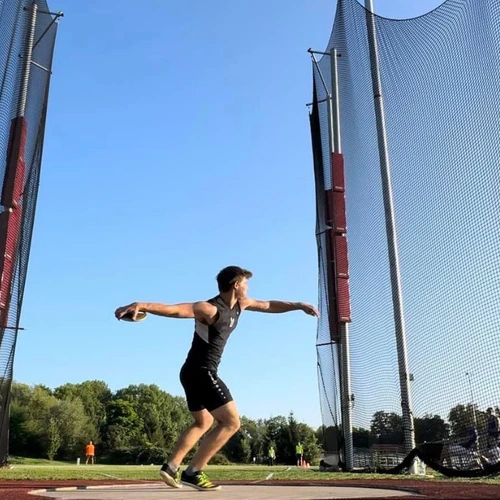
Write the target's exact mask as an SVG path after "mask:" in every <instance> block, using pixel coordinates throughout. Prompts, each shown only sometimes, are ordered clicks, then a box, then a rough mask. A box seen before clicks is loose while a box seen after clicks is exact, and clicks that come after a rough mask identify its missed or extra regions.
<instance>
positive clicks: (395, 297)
mask: <svg viewBox="0 0 500 500" xmlns="http://www.w3.org/2000/svg"><path fill="white" fill-rule="evenodd" d="M365 8H366V25H367V31H368V44H369V49H370V66H371V75H372V85H373V95H374V104H375V116H376V123H377V137H378V150H379V157H380V172H381V176H382V190H383V197H384V209H385V225H386V232H387V246H388V253H389V266H390V275H391V288H392V302H393V309H394V324H395V334H396V345H397V353H398V365H399V383H400V390H401V407H402V414H403V426H404V447H405V452H406V453H409V452H410V451H411V450H412V449H413V448H415V430H414V427H413V409H412V401H411V390H410V373H409V369H408V352H407V346H406V333H405V324H404V314H403V295H402V290H401V276H400V268H399V256H398V246H397V235H396V219H395V214H394V203H393V197H392V186H391V173H390V162H389V152H388V146H387V131H386V125H385V112H384V102H383V98H382V81H381V77H380V65H379V58H378V46H377V27H376V23H375V16H374V14H373V0H365Z"/></svg>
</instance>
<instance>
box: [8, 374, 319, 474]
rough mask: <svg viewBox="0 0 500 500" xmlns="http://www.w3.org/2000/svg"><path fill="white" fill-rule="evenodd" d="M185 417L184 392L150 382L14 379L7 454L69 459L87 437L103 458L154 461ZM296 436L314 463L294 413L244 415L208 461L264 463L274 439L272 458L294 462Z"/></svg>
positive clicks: (313, 437) (312, 442)
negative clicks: (115, 384)
mask: <svg viewBox="0 0 500 500" xmlns="http://www.w3.org/2000/svg"><path fill="white" fill-rule="evenodd" d="M191 423H192V418H191V415H190V413H189V411H188V409H187V405H186V401H185V399H184V398H183V397H180V396H172V395H171V394H168V393H167V392H165V391H162V390H161V389H160V388H159V387H158V386H156V385H146V384H139V385H129V386H128V387H125V388H123V389H119V390H117V391H116V392H114V393H113V392H112V391H111V390H110V389H109V388H108V386H107V384H106V383H105V382H103V381H99V380H90V381H85V382H82V383H80V384H70V383H68V384H64V385H61V386H60V387H57V388H56V389H53V390H52V389H50V388H48V387H46V386H44V385H34V386H28V385H26V384H22V383H17V382H14V383H13V384H12V392H11V409H10V445H9V453H10V455H14V456H27V457H46V458H48V459H49V460H53V459H58V460H71V461H73V460H76V459H77V458H78V457H82V456H84V449H85V444H86V443H88V442H89V440H92V441H93V442H94V444H95V446H96V456H97V460H98V461H99V462H101V463H116V464H125V463H128V464H150V463H155V464H159V463H162V461H163V460H164V459H165V458H166V457H168V456H169V454H170V452H171V451H172V449H173V447H174V446H175V443H176V441H177V439H178V437H179V435H180V434H181V432H182V431H183V430H184V429H185V428H186V427H187V426H188V425H190V424H191ZM298 441H300V442H301V443H302V445H303V447H304V458H305V460H307V461H308V462H310V463H317V462H318V461H319V457H320V454H321V447H320V445H319V442H318V433H317V432H316V431H315V430H314V429H313V428H312V427H310V426H308V425H307V424H305V423H302V422H298V421H297V420H296V419H295V417H294V415H293V413H290V415H288V416H287V417H285V416H277V417H274V418H269V419H259V420H252V419H250V418H247V417H245V416H243V417H242V418H241V428H240V430H239V431H238V433H237V434H235V435H234V436H233V437H232V438H231V440H230V441H229V442H228V443H227V444H226V445H225V446H224V448H223V449H222V450H221V451H220V452H219V453H218V454H217V455H216V457H214V460H213V462H212V463H219V464H228V463H253V462H255V463H262V462H265V460H266V457H267V454H268V450H269V447H270V446H273V447H274V449H275V450H276V459H277V462H278V463H290V464H292V463H295V445H296V444H297V442H298ZM195 451H196V448H194V449H193V450H192V451H191V453H190V455H188V457H186V460H189V458H190V457H191V456H192V455H193V454H194V452H195Z"/></svg>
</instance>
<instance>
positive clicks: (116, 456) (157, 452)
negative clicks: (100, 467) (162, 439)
mask: <svg viewBox="0 0 500 500" xmlns="http://www.w3.org/2000/svg"><path fill="white" fill-rule="evenodd" d="M167 456H168V452H167V450H165V449H163V448H160V447H159V446H148V447H145V446H131V447H122V448H115V449H113V450H111V451H110V452H109V453H108V455H106V456H105V457H103V458H102V459H101V460H100V462H101V463H109V464H116V465H149V464H157V465H159V464H162V463H163V460H165V458H167Z"/></svg>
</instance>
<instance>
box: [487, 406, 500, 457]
mask: <svg viewBox="0 0 500 500" xmlns="http://www.w3.org/2000/svg"><path fill="white" fill-rule="evenodd" d="M486 414H487V415H488V448H496V447H497V446H498V436H499V434H500V421H499V419H498V417H497V416H496V415H495V413H493V408H488V409H487V410H486Z"/></svg>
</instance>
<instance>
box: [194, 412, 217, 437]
mask: <svg viewBox="0 0 500 500" xmlns="http://www.w3.org/2000/svg"><path fill="white" fill-rule="evenodd" d="M192 415H193V418H194V422H193V424H192V427H196V428H198V429H200V430H202V431H205V432H206V431H208V429H210V427H212V424H213V423H214V417H212V415H210V413H209V412H208V411H207V410H202V411H196V412H193V413H192Z"/></svg>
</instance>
